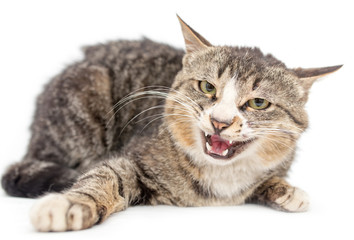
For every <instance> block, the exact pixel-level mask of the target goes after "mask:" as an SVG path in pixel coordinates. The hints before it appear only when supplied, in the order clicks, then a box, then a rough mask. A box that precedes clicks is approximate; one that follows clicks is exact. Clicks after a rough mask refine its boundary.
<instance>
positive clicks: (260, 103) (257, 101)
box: [247, 98, 270, 110]
mask: <svg viewBox="0 0 354 240" xmlns="http://www.w3.org/2000/svg"><path fill="white" fill-rule="evenodd" d="M247 106H249V107H250V108H253V109H256V110H263V109H266V108H267V107H269V106H270V102H268V101H267V100H265V99H263V98H254V99H251V100H248V102H247Z"/></svg>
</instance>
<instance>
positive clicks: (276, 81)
mask: <svg viewBox="0 0 354 240" xmlns="http://www.w3.org/2000/svg"><path fill="white" fill-rule="evenodd" d="M180 22H181V26H182V32H183V35H184V37H185V40H186V41H185V42H186V49H187V53H186V54H184V53H183V51H181V50H177V49H174V48H172V47H170V46H166V45H164V44H159V43H155V42H152V41H150V40H147V39H144V40H142V41H118V42H110V43H107V44H105V45H97V46H93V47H88V48H86V50H85V54H86V55H85V59H84V60H83V61H82V62H78V63H75V64H73V65H72V66H69V67H68V68H67V69H66V70H65V71H64V72H63V73H61V74H60V75H58V76H57V77H55V78H54V79H53V80H52V81H51V82H50V83H49V84H48V85H47V86H46V87H45V90H44V92H43V93H42V94H41V95H40V96H39V98H38V101H37V110H36V114H35V119H34V123H33V125H32V133H33V134H32V138H31V141H30V145H29V149H28V152H27V154H26V156H25V157H24V159H23V161H21V162H19V163H16V164H14V165H12V166H10V167H9V169H8V170H7V172H6V173H5V174H4V176H3V178H2V186H3V188H4V189H5V190H6V192H7V193H8V194H10V195H13V196H20V197H36V196H41V195H45V196H44V197H43V198H41V199H40V200H39V201H38V202H37V203H36V204H35V206H34V207H33V208H32V211H31V221H32V223H33V225H34V227H35V228H36V229H37V230H38V231H67V230H80V229H85V228H89V227H91V226H93V225H94V224H98V223H101V222H102V221H104V220H105V219H106V218H107V217H108V216H110V215H111V214H113V213H115V212H119V211H123V210H124V209H126V208H127V207H129V206H134V205H157V204H165V205H176V206H219V205H237V204H242V203H245V202H258V203H261V204H265V205H269V206H271V207H274V208H276V209H280V210H284V211H290V212H298V211H306V210H307V208H308V197H307V195H306V193H305V192H303V191H302V190H300V189H298V188H296V187H293V186H291V185H290V184H289V183H287V182H286V181H285V180H284V178H285V177H286V174H287V171H288V170H289V168H290V166H291V163H292V161H293V159H294V156H295V149H296V142H297V139H298V138H299V137H300V135H301V133H302V132H303V131H304V130H305V129H306V128H307V125H308V120H307V114H306V112H305V110H304V106H305V103H306V101H307V98H308V92H309V88H310V87H311V85H312V83H313V81H314V80H316V79H317V78H318V77H320V76H322V75H325V74H328V73H330V72H333V71H335V70H337V69H338V68H340V66H337V67H331V68H323V69H308V70H306V69H294V70H293V69H288V68H286V66H285V65H284V64H283V63H282V62H280V61H279V60H277V59H275V58H274V57H273V56H271V55H263V54H262V52H261V51H260V50H259V49H257V48H238V47H229V46H222V47H219V46H212V45H211V44H210V43H209V42H208V41H207V40H206V39H205V38H203V37H202V36H201V35H200V34H198V33H197V32H196V31H194V30H193V29H191V28H190V27H189V26H188V25H186V24H185V23H184V22H183V21H182V20H181V19H180ZM204 81H207V82H208V83H209V85H212V86H213V87H214V88H215V94H214V95H211V94H208V92H205V91H204V92H203V90H202V89H201V87H200V84H201V82H204ZM209 87H210V86H209ZM255 98H262V99H266V100H267V101H269V102H270V103H271V104H270V105H269V107H267V108H266V109H263V110H255V109H254V108H252V107H250V106H249V104H248V101H249V100H252V99H255ZM215 139H216V140H215ZM212 141H216V142H214V144H219V143H220V146H222V147H225V146H227V149H226V151H223V152H222V153H221V152H220V153H219V152H218V151H217V150H215V149H214V150H215V152H210V151H209V150H208V147H209V148H210V147H212V146H210V144H209V142H210V143H211V144H213V143H212ZM208 144H209V145H208ZM214 148H216V145H214ZM218 154H219V155H218ZM222 154H224V155H222ZM227 154H229V155H227ZM83 172H84V174H82V173H83ZM50 192H56V193H50ZM58 192H59V193H58Z"/></svg>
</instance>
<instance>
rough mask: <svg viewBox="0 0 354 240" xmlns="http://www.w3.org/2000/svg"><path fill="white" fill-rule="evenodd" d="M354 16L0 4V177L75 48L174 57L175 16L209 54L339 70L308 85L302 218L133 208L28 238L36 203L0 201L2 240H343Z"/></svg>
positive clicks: (241, 7)
mask: <svg viewBox="0 0 354 240" xmlns="http://www.w3.org/2000/svg"><path fill="white" fill-rule="evenodd" d="M352 10H353V5H352V4H351V3H350V1H339V0H336V1H324V0H323V1H309V0H308V1H299V0H298V1H294V2H290V1H289V2H288V1H269V0H267V1H245V0H242V1H238V0H233V1H222V0H217V1H206V0H205V1H200V2H197V1H191V0H187V1H183V0H179V1H175V2H172V1H153V0H147V1H140V2H138V1H133V0H125V1H105V0H100V1H88V0H86V1H73V0H69V1H66V0H61V1H36V0H31V1H15V0H11V1H7V3H5V1H2V2H1V3H0V112H1V117H0V148H1V149H0V172H1V173H2V172H3V171H4V170H5V168H6V166H7V165H9V164H10V163H12V162H15V161H18V160H20V158H21V157H22V156H23V155H24V153H25V150H26V146H27V143H28V140H29V136H30V135H29V130H28V129H29V125H30V123H31V119H32V116H33V112H34V101H35V97H36V96H37V94H38V93H39V92H40V91H41V89H42V88H43V85H44V84H45V83H46V82H47V81H48V79H49V78H51V77H52V76H54V75H55V74H57V73H59V72H60V71H61V70H62V69H64V67H65V66H66V65H68V64H70V63H71V62H73V61H75V60H79V59H80V58H81V57H82V55H81V52H80V50H79V49H80V47H81V46H83V45H90V44H95V43H98V42H105V41H107V40H114V39H119V38H128V39H137V38H141V37H142V36H146V37H149V38H151V39H153V40H157V41H162V42H165V43H169V44H171V45H174V46H177V47H181V48H182V47H183V39H182V35H181V33H180V26H179V24H178V21H177V18H176V16H175V14H176V13H178V14H179V15H180V16H181V17H182V18H183V19H184V20H185V21H186V22H187V23H188V24H189V25H191V26H192V27H193V28H194V29H196V30H197V31H198V32H200V33H201V34H202V35H203V36H205V37H206V38H207V39H208V40H209V41H210V42H211V43H214V44H216V45H218V44H219V45H223V44H228V45H241V46H259V47H260V48H261V49H262V50H263V51H264V52H266V53H272V54H274V55H275V56H276V57H277V58H279V59H280V60H282V61H284V62H285V63H286V64H287V66H289V67H299V66H301V67H322V66H331V65H338V64H344V67H343V68H342V69H340V70H339V71H338V72H336V73H334V74H332V75H330V76H328V77H326V78H325V79H323V80H322V81H320V82H318V83H316V84H315V85H314V86H313V89H312V93H311V96H310V99H309V102H308V104H307V109H308V112H309V115H310V123H311V125H310V128H309V129H308V131H307V132H306V133H305V134H304V135H303V137H302V138H301V141H300V143H299V152H298V155H297V161H296V162H295V164H294V165H293V168H292V170H291V172H290V174H289V181H290V182H291V183H292V184H294V185H296V186H300V187H301V188H303V189H304V190H306V191H307V192H308V193H309V195H310V197H311V208H310V210H309V212H307V213H300V214H289V213H283V212H278V211H275V210H272V209H268V208H266V207H261V206H255V205H245V206H237V207H217V208H175V207H165V206H159V207H135V208H131V209H128V210H127V211H125V212H122V213H119V214H115V215H114V216H112V217H111V218H109V219H108V220H107V222H105V223H104V224H102V225H100V226H95V227H94V228H92V229H89V230H85V231H81V232H70V233H49V234H43V233H36V232H35V231H34V230H33V229H32V227H31V225H30V223H29V220H28V210H29V209H30V206H31V205H32V204H33V201H34V200H28V199H19V198H10V197H7V196H6V195H5V193H4V192H3V191H2V190H0V229H1V231H0V233H1V236H8V238H9V237H10V236H11V238H12V237H16V236H19V237H25V239H40V238H45V239H62V238H64V237H65V239H78V238H79V239H97V237H98V238H99V237H101V239H103V238H104V237H109V238H114V239H125V238H129V239H141V238H143V239H221V238H222V239H256V238H261V239H285V238H286V239H322V238H325V237H326V239H353V237H354V233H353V226H354V225H353V214H354V207H353V202H354V194H353V191H354V189H353V183H354V181H353V180H354V176H353V175H354V174H353V169H354V164H353V161H354V156H353V153H352V149H353V147H354V146H353V135H354V128H353V123H354V119H353V115H354V114H353V108H354V100H353V99H354V98H353V97H352V95H353V89H354V79H353V76H354V71H353V67H354V66H353V63H354V61H353V53H354V51H353V50H354V48H353V43H354V38H353V34H352V32H353V23H354V18H353V13H352ZM2 239H4V238H2Z"/></svg>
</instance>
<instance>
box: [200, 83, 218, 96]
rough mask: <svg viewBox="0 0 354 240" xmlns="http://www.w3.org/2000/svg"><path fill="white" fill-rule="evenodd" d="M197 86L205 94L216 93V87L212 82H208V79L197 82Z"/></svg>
mask: <svg viewBox="0 0 354 240" xmlns="http://www.w3.org/2000/svg"><path fill="white" fill-rule="evenodd" d="M199 88H200V90H202V92H203V93H205V94H210V95H213V96H214V95H215V94H216V88H215V87H214V86H213V85H212V84H210V83H209V82H208V81H201V82H199Z"/></svg>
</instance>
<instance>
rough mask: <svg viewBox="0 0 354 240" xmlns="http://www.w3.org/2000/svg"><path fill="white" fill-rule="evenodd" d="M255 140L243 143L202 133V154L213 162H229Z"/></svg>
mask: <svg viewBox="0 0 354 240" xmlns="http://www.w3.org/2000/svg"><path fill="white" fill-rule="evenodd" d="M253 141H255V138H251V139H247V140H244V141H230V140H226V139H223V138H221V137H220V135H216V134H214V135H211V134H207V133H205V132H203V131H202V143H203V146H204V153H205V154H206V155H208V156H210V157H212V158H213V159H215V160H220V161H230V160H232V159H234V158H235V157H237V155H239V154H241V153H242V152H244V151H245V150H246V149H247V148H248V147H249V146H250V145H251V143H252V142H253Z"/></svg>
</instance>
